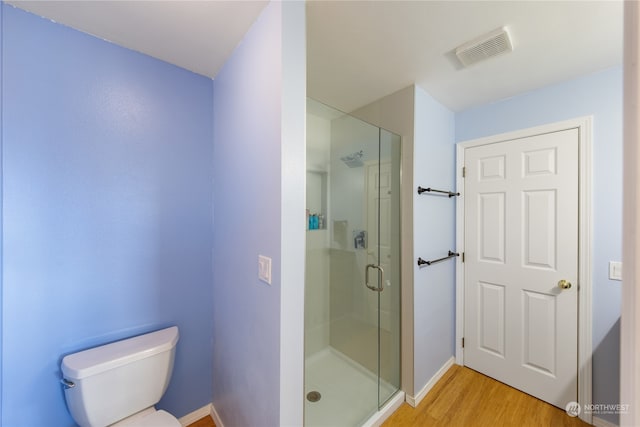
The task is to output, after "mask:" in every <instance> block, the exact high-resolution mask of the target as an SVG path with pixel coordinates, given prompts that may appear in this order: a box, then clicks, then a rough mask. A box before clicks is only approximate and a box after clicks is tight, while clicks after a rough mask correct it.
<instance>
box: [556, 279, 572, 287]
mask: <svg viewBox="0 0 640 427" xmlns="http://www.w3.org/2000/svg"><path fill="white" fill-rule="evenodd" d="M558 287H559V288H560V289H569V288H570V287H571V282H569V281H567V280H564V279H562V280H560V281H559V282H558Z"/></svg>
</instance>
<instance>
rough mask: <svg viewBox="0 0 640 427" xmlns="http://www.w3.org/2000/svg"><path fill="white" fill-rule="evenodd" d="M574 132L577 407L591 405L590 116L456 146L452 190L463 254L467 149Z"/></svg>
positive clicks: (460, 276) (460, 306)
mask: <svg viewBox="0 0 640 427" xmlns="http://www.w3.org/2000/svg"><path fill="white" fill-rule="evenodd" d="M576 128H577V129H578V132H579V135H580V137H579V143H578V144H579V145H578V146H579V183H580V184H579V187H580V189H579V193H580V194H579V200H580V201H579V207H578V216H579V218H578V222H579V225H578V227H579V237H578V239H579V248H578V253H579V255H578V257H579V258H578V283H579V286H580V291H581V292H580V293H579V296H578V313H579V317H578V402H579V403H580V404H581V405H588V404H591V403H592V383H591V378H592V368H591V356H592V353H593V345H592V327H593V326H592V316H591V313H592V306H591V294H592V285H591V283H592V277H591V275H592V260H591V245H592V242H591V239H592V232H591V230H592V205H591V194H592V184H591V176H592V174H593V169H592V161H591V157H592V155H591V146H592V128H593V117H592V116H586V117H579V118H576V119H573V120H566V121H562V122H557V123H551V124H548V125H542V126H536V127H532V128H527V129H522V130H518V131H514V132H507V133H502V134H498V135H493V136H488V137H485V138H479V139H474V140H470V141H464V142H460V143H458V144H457V145H456V191H457V192H459V193H460V197H458V200H457V203H456V248H457V250H458V252H464V203H465V201H464V178H463V177H462V167H463V166H464V153H465V150H466V149H467V148H471V147H478V146H481V145H488V144H495V143H498V142H504V141H510V140H513V139H519V138H525V137H529V136H534V135H542V134H545V133H551V132H558V131H561V130H565V129H576ZM463 337H464V265H463V263H462V259H461V258H459V259H458V260H457V261H456V342H455V348H456V355H455V358H456V363H457V364H459V365H464V350H463V349H462V338H463ZM580 418H581V419H582V420H583V421H585V422H587V423H589V424H590V423H591V418H592V415H591V414H584V413H582V414H580Z"/></svg>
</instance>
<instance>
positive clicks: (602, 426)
mask: <svg viewBox="0 0 640 427" xmlns="http://www.w3.org/2000/svg"><path fill="white" fill-rule="evenodd" d="M591 422H592V423H593V426H594V427H618V425H617V424H614V423H612V422H611V421H607V420H603V419H602V418H598V417H593V418H592V420H591Z"/></svg>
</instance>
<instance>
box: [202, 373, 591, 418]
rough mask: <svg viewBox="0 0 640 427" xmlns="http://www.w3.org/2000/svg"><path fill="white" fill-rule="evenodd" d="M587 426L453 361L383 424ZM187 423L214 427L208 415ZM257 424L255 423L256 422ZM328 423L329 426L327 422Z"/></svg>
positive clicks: (560, 411) (561, 411)
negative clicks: (429, 386)
mask: <svg viewBox="0 0 640 427" xmlns="http://www.w3.org/2000/svg"><path fill="white" fill-rule="evenodd" d="M458 426H459V427H485V426H486V427H497V426H504V427H511V426H513V427H526V426H531V427H588V426H589V424H587V423H584V422H583V421H581V420H580V419H579V418H572V417H569V416H568V415H567V414H566V412H565V411H563V410H562V409H558V408H556V407H555V406H552V405H549V404H548V403H545V402H543V401H541V400H538V399H536V398H535V397H531V396H529V395H528V394H525V393H522V392H521V391H518V390H516V389H514V388H511V387H509V386H507V385H505V384H502V383H500V382H498V381H496V380H494V379H492V378H489V377H486V376H484V375H482V374H479V373H478V372H476V371H473V370H471V369H469V368H466V367H463V366H458V365H453V366H452V367H451V368H450V369H449V370H448V371H447V373H445V374H444V375H443V376H442V378H441V379H440V381H438V383H437V384H436V385H435V386H434V387H433V388H432V389H431V391H429V393H428V394H427V395H426V396H425V398H424V399H422V402H420V405H418V407H417V408H412V407H411V406H409V405H408V404H407V403H403V404H402V406H401V407H400V408H399V409H398V410H397V411H396V412H394V413H393V415H391V417H389V419H388V420H387V421H386V422H385V423H384V424H383V427H458ZM189 427H215V424H214V423H213V420H212V419H211V417H205V418H202V419H201V420H198V421H196V422H195V423H193V424H191V425H190V426H189ZM256 427H257V426H256ZM327 427H331V426H327Z"/></svg>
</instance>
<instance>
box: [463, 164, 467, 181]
mask: <svg viewBox="0 0 640 427" xmlns="http://www.w3.org/2000/svg"><path fill="white" fill-rule="evenodd" d="M465 176H467V167H466V166H463V167H462V177H463V178H464V177H465Z"/></svg>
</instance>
